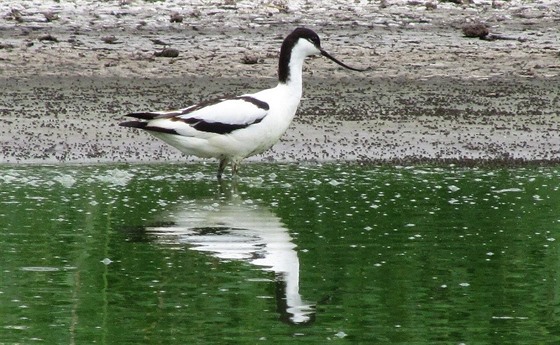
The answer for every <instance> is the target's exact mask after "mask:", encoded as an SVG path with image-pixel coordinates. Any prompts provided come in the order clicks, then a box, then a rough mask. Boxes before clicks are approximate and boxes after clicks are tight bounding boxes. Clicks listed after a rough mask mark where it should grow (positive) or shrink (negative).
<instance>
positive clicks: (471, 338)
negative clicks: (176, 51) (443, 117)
mask: <svg viewBox="0 0 560 345" xmlns="http://www.w3.org/2000/svg"><path fill="white" fill-rule="evenodd" d="M215 169H216V167H215V166H214V165H132V166H127V165H115V166H52V167H46V166H45V167H37V166H29V167H25V166H23V167H22V166H3V167H0V258H1V260H0V277H1V280H0V344H12V343H25V344H30V343H32V344H33V343H46V344H74V343H76V344H90V343H102V344H105V343H107V344H152V343H158V344H260V343H274V344H284V343H286V344H287V343H294V342H297V343H308V344H317V343H321V342H329V341H330V342H333V343H348V344H350V343H352V344H355V343H359V344H437V343H440V344H558V343H560V250H559V249H560V248H559V242H560V212H559V211H560V168H557V167H547V168H539V167H526V168H515V169H507V168H499V169H476V168H460V167H453V166H449V167H429V166H416V167H377V166H365V167H361V166H356V165H334V164H333V165H323V166H316V165H311V166H299V167H298V166H296V165H273V164H270V165H268V164H267V165H259V164H255V165H245V166H244V167H243V170H242V171H241V174H242V178H241V179H240V181H238V182H237V183H235V184H232V183H231V181H226V183H224V184H223V185H222V186H220V185H218V183H217V182H216V181H215V179H214V173H215Z"/></svg>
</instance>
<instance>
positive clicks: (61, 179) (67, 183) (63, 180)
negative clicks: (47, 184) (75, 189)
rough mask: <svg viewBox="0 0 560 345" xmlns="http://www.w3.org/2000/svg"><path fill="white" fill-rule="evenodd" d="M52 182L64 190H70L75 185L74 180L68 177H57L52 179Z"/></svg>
mask: <svg viewBox="0 0 560 345" xmlns="http://www.w3.org/2000/svg"><path fill="white" fill-rule="evenodd" d="M53 180H54V181H56V182H58V183H60V184H61V185H62V186H64V187H66V188H70V187H72V186H73V185H74V184H75V183H76V179H75V178H74V177H72V176H70V175H59V176H56V177H54V178H53Z"/></svg>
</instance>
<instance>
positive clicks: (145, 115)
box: [126, 112, 162, 120]
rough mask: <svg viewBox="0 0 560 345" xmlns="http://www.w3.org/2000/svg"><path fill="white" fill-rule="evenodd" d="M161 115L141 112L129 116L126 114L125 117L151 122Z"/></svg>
mask: <svg viewBox="0 0 560 345" xmlns="http://www.w3.org/2000/svg"><path fill="white" fill-rule="evenodd" d="M161 115H162V114H161V113H156V112H143V113H130V114H126V116H128V117H133V118H135V119H139V120H153V119H155V118H156V117H161Z"/></svg>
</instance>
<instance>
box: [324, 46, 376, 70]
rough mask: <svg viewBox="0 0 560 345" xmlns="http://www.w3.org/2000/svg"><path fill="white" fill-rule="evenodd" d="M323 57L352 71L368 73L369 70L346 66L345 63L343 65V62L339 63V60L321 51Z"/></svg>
mask: <svg viewBox="0 0 560 345" xmlns="http://www.w3.org/2000/svg"><path fill="white" fill-rule="evenodd" d="M321 55H323V56H324V57H327V58H329V59H331V60H332V61H334V62H336V63H337V64H339V65H340V66H342V67H345V68H348V69H351V70H352V71H358V72H363V71H366V70H367V68H361V69H360V68H354V67H350V66H348V65H346V64H344V63H342V62H341V61H338V60H337V59H335V57H334V56H332V55H331V54H329V53H327V52H326V51H324V50H323V49H321Z"/></svg>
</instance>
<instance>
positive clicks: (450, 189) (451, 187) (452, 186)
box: [447, 185, 461, 192]
mask: <svg viewBox="0 0 560 345" xmlns="http://www.w3.org/2000/svg"><path fill="white" fill-rule="evenodd" d="M447 189H449V191H450V192H456V191H458V190H459V189H461V188H459V187H457V186H455V185H451V186H448V187H447Z"/></svg>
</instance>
